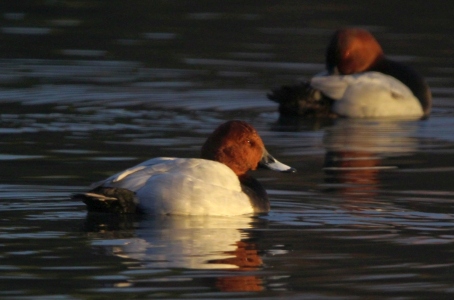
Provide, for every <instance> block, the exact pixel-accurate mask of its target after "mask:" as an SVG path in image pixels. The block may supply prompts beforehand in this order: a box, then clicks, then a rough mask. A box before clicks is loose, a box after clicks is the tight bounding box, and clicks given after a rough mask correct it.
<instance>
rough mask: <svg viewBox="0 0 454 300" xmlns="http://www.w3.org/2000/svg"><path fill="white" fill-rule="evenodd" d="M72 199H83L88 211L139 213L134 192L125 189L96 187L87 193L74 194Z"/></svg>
mask: <svg viewBox="0 0 454 300" xmlns="http://www.w3.org/2000/svg"><path fill="white" fill-rule="evenodd" d="M72 199H75V200H79V201H83V202H84V203H85V204H86V205H87V210H88V211H89V212H103V213H121V214H124V213H140V210H139V208H138V206H137V204H138V201H137V198H136V195H135V193H134V192H132V191H129V190H127V189H121V188H109V187H98V188H96V189H94V190H92V191H90V192H88V193H84V194H75V195H73V196H72Z"/></svg>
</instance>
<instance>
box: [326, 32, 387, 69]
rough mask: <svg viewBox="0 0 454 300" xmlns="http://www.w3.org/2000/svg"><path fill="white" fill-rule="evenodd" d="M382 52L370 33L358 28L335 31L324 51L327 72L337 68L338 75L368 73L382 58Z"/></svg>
mask: <svg viewBox="0 0 454 300" xmlns="http://www.w3.org/2000/svg"><path fill="white" fill-rule="evenodd" d="M383 56H384V54H383V50H382V48H381V46H380V44H379V43H378V42H377V40H376V39H375V38H374V36H373V35H372V34H370V32H368V31H367V30H364V29H358V28H346V29H340V30H338V31H336V32H335V33H334V35H333V37H332V38H331V41H330V43H329V45H328V48H327V51H326V66H327V68H328V71H333V69H334V68H335V67H337V69H338V71H339V73H340V74H344V75H348V74H354V73H359V72H364V71H368V70H369V69H371V68H372V67H373V66H374V65H375V64H376V63H377V62H378V61H380V60H381V59H382V58H383Z"/></svg>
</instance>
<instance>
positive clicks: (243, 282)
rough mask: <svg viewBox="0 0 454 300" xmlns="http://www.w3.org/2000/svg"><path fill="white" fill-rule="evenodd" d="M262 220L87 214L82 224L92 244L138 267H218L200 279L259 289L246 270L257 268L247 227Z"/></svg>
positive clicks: (234, 287) (257, 281)
mask: <svg viewBox="0 0 454 300" xmlns="http://www.w3.org/2000/svg"><path fill="white" fill-rule="evenodd" d="M263 222H266V220H262V219H260V218H255V217H251V216H238V217H210V216H137V215H117V214H115V215H114V214H100V213H89V214H88V215H87V219H86V224H85V227H86V231H88V232H89V236H91V237H93V238H94V239H93V240H92V246H93V247H94V248H97V249H103V251H105V252H106V253H109V254H112V255H114V256H117V257H119V258H122V259H126V260H133V261H136V262H137V263H139V264H140V268H145V269H150V270H153V269H156V270H158V269H162V268H166V269H168V268H183V269H198V270H201V269H212V270H217V271H222V270H224V271H222V272H220V273H222V275H221V274H220V275H218V276H216V277H214V278H210V275H209V274H210V273H207V275H206V276H207V278H208V279H207V280H205V281H206V282H205V281H204V282H205V283H206V284H208V285H209V286H211V287H212V288H216V289H219V290H221V291H232V292H233V291H235V292H238V291H260V290H262V289H263V283H262V280H261V278H259V277H257V276H255V275H250V274H248V271H253V270H256V269H258V268H260V267H261V266H262V259H261V257H260V255H259V253H260V252H259V250H258V247H257V245H256V244H255V243H254V242H253V240H254V237H252V236H251V234H252V233H250V232H248V231H247V229H250V228H253V227H256V226H262V225H263V224H262V225H260V224H261V223H263ZM136 267H137V266H136V265H135V266H134V268H136ZM228 270H231V272H232V273H229V272H230V271H228ZM226 272H227V273H226ZM188 276H189V275H188ZM169 280H171V279H169ZM123 284H125V283H123ZM128 284H133V283H130V282H129V283H128Z"/></svg>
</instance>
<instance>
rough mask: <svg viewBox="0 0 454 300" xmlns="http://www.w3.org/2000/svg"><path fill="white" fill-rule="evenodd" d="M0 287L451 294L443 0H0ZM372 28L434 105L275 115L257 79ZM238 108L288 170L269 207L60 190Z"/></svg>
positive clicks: (451, 159)
mask: <svg viewBox="0 0 454 300" xmlns="http://www.w3.org/2000/svg"><path fill="white" fill-rule="evenodd" d="M0 12H1V14H0V41H1V42H0V71H1V72H0V137H1V139H0V170H1V172H0V215H1V216H0V220H1V222H0V278H1V280H0V298H1V299H131V298H136V299H229V298H245V299H258V298H263V299H265V298H269V299H271V298H273V299H274V298H277V299H330V300H331V299H452V298H453V297H454V259H453V250H454V207H453V201H454V177H453V176H454V60H453V57H454V50H453V49H454V39H453V34H452V32H453V31H452V30H453V21H452V20H453V17H454V11H453V6H452V4H451V3H449V1H441V0H435V1H415V0H413V1H368V2H363V1H320V0H318V1H289V0H285V1H227V2H225V3H224V2H216V1H203V0H197V1H176V0H175V1H77V0H73V1H72V0H70V1H38V0H35V1H33V0H30V1H2V2H1V3H0ZM343 26H361V27H363V28H366V29H369V30H370V31H371V32H372V33H373V34H374V35H375V36H376V37H377V39H378V41H379V42H380V43H381V44H382V46H383V48H384V51H385V53H386V54H387V55H388V56H389V57H391V58H393V59H395V60H398V61H402V62H405V63H407V64H410V65H412V66H413V67H415V68H416V69H417V70H418V71H419V72H420V73H422V74H423V75H424V76H425V77H426V79H427V82H428V83H429V85H430V86H431V89H432V93H433V98H434V104H433V110H432V115H431V116H430V118H428V119H427V120H421V121H414V120H413V121H412V120H379V119H376V120H348V119H338V120H302V119H283V118H279V114H278V113H277V105H276V104H275V103H273V102H271V101H269V100H268V99H267V98H266V94H267V92H268V91H269V90H270V89H271V88H274V87H277V86H279V85H282V84H290V83H295V82H297V81H298V80H303V79H308V78H310V77H311V76H313V75H314V74H316V73H318V72H320V71H322V70H323V69H324V51H325V47H326V45H327V43H328V40H329V37H330V36H331V34H332V32H333V31H334V30H335V29H337V28H339V27H343ZM230 119H242V120H245V121H247V122H249V123H251V124H252V125H253V126H254V127H255V128H256V129H257V130H258V132H259V133H260V135H261V136H262V138H263V140H264V142H265V145H266V146H267V148H268V150H269V151H270V153H272V154H273V155H274V156H275V157H276V158H277V159H279V160H280V161H282V162H284V163H286V164H288V165H291V166H292V167H295V168H297V169H298V172H297V173H295V174H281V173H275V172H268V171H265V170H258V171H256V172H254V173H251V174H252V175H253V176H254V177H256V178H257V179H258V180H259V181H260V182H261V183H262V184H263V185H264V187H265V188H266V189H267V191H268V193H269V197H270V201H271V212H270V213H269V214H267V215H263V216H238V217H170V216H160V217H151V216H142V217H134V216H113V215H91V214H87V212H86V209H85V205H84V204H83V203H79V202H76V201H74V200H71V198H70V196H71V195H72V194H74V193H78V192H82V191H85V190H86V189H87V187H88V186H89V185H90V184H91V183H92V182H95V181H98V180H101V179H103V178H105V177H107V176H109V175H111V174H113V173H116V172H118V171H120V170H123V169H125V168H128V167H130V166H133V165H134V164H137V163H140V162H141V161H144V160H146V159H148V158H151V157H157V156H176V157H198V156H199V152H200V146H201V145H202V143H203V142H204V140H205V138H206V137H207V135H208V134H209V133H210V132H211V131H212V130H213V129H214V128H215V127H216V126H218V125H219V124H220V123H222V122H224V121H226V120H230Z"/></svg>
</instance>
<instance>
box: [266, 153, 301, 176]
mask: <svg viewBox="0 0 454 300" xmlns="http://www.w3.org/2000/svg"><path fill="white" fill-rule="evenodd" d="M259 166H261V167H264V168H267V169H270V170H273V171H278V172H288V173H295V172H296V169H295V168H292V167H290V166H287V165H286V164H283V163H281V162H280V161H278V160H277V159H275V158H274V157H273V156H271V155H270V154H269V153H267V152H266V154H264V155H263V157H262V160H261V161H260V162H259Z"/></svg>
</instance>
